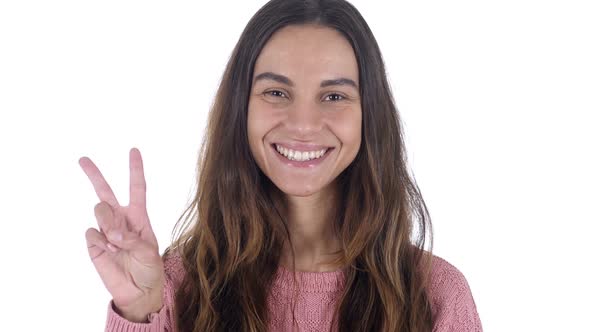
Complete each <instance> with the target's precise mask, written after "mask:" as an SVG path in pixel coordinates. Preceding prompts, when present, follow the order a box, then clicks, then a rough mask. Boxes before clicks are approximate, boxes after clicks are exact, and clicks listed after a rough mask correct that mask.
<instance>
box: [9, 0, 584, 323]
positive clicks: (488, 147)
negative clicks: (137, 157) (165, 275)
mask: <svg viewBox="0 0 590 332" xmlns="http://www.w3.org/2000/svg"><path fill="white" fill-rule="evenodd" d="M263 3H265V1H232V2H231V4H228V2H223V1H206V2H199V3H197V1H193V2H174V3H171V2H170V3H166V4H165V3H164V2H153V1H133V2H127V1H101V2H98V1H93V2H90V1H25V0H23V1H3V2H1V3H0V148H1V149H0V158H1V163H0V200H1V201H0V202H1V203H0V204H1V207H0V222H1V223H2V229H1V231H0V240H1V241H0V245H1V246H2V247H1V248H0V252H1V255H2V257H1V259H2V261H1V262H2V272H1V274H0V278H2V280H1V287H2V292H1V297H2V300H1V301H0V306H1V308H0V310H1V311H0V312H2V315H1V316H2V319H1V320H2V325H3V328H2V330H6V331H8V330H11V331H41V330H43V331H102V330H103V329H104V323H105V318H106V309H107V303H108V301H109V300H110V295H109V294H108V292H107V291H106V290H105V288H104V287H103V285H102V282H101V280H100V278H99V277H98V274H97V273H96V271H95V270H94V267H93V265H92V264H91V262H90V260H89V258H88V253H87V250H86V243H85V237H84V232H85V231H86V229H87V228H88V227H95V225H96V221H95V219H94V214H93V207H94V205H95V204H96V203H97V202H98V199H97V197H96V195H95V194H94V191H93V189H92V186H91V184H90V182H89V180H88V179H87V178H86V176H85V175H84V173H83V172H82V170H81V169H80V167H79V165H78V159H79V158H80V157H82V156H88V157H90V158H91V159H92V160H94V161H95V162H96V164H97V165H98V166H99V168H100V169H101V170H102V172H103V173H104V175H105V177H106V178H107V180H108V181H109V182H110V183H111V186H112V187H113V190H114V191H115V193H116V194H117V195H118V198H119V201H120V202H121V203H122V204H126V202H127V200H128V191H127V188H128V185H127V184H128V176H129V174H128V153H129V149H130V148H131V147H134V146H135V147H138V148H139V149H140V150H141V152H142V154H143V158H144V165H145V174H146V178H147V183H148V211H149V214H150V218H151V220H152V223H153V227H154V229H155V232H156V235H157V237H158V239H159V242H160V250H161V251H163V249H164V248H165V247H166V246H167V245H168V244H169V243H170V239H171V232H172V228H173V226H174V223H175V222H176V220H177V219H178V217H179V215H180V213H181V211H182V209H183V208H184V206H185V204H186V202H187V199H188V198H189V194H190V192H191V190H192V189H193V183H194V178H195V165H196V157H197V152H198V149H199V143H200V139H201V135H202V133H203V128H204V120H205V118H206V114H207V112H208V110H209V107H210V105H211V102H212V98H213V96H214V93H215V91H216V88H217V84H218V83H219V79H220V77H221V74H222V71H223V69H224V66H225V64H226V62H227V60H228V57H229V55H230V52H231V50H232V49H233V47H234V45H235V43H236V41H237V39H238V37H239V35H240V33H241V31H242V29H243V28H244V26H245V24H246V22H247V21H248V20H249V19H250V17H251V16H252V15H253V14H254V13H255V11H256V10H257V9H258V8H259V7H260V6H261V5H262V4H263ZM352 3H353V4H354V5H355V6H357V8H358V9H359V10H360V12H361V13H362V14H363V15H364V17H365V19H366V20H367V22H368V23H369V25H370V26H371V28H372V30H373V32H374V34H375V36H376V38H377V40H378V42H379V44H380V47H381V49H382V52H383V56H384V59H385V62H386V65H387V70H388V74H389V77H390V81H391V84H392V87H393V90H394V91H393V92H394V96H395V99H396V102H397V105H398V107H399V110H400V112H401V116H402V119H403V121H404V125H405V133H406V137H407V148H408V151H409V158H410V162H411V167H412V169H413V172H414V174H415V176H416V179H417V181H418V185H419V186H420V188H421V190H422V192H423V195H424V199H425V200H426V203H427V206H428V207H429V210H430V212H431V215H432V218H433V223H434V252H435V254H437V255H439V256H441V257H443V258H445V259H447V260H448V261H449V262H451V263H452V264H454V265H455V266H457V267H458V268H459V269H460V270H461V271H462V272H463V273H464V275H465V276H466V278H467V280H468V281H469V284H470V286H471V290H472V292H473V295H474V297H475V300H476V303H477V306H478V310H479V313H480V316H481V320H482V322H483V326H484V329H485V331H504V332H505V331H590V327H588V326H589V325H588V323H587V322H586V320H585V318H586V317H587V311H588V308H589V306H588V298H589V297H590V292H589V287H588V280H590V273H589V272H588V253H589V250H588V247H587V245H586V244H585V243H587V237H588V231H589V230H590V227H589V226H588V223H589V222H590V218H589V215H588V206H589V202H590V195H589V189H588V188H589V187H590V177H589V176H588V171H589V170H590V167H589V166H590V162H589V157H588V154H589V153H588V150H589V149H588V145H589V144H588V143H589V142H590V134H589V130H588V126H589V124H590V123H589V122H588V112H589V111H590V101H589V92H590V65H589V63H590V61H589V59H590V50H589V48H590V45H589V44H590V42H589V40H590V37H589V31H590V20H588V17H589V16H590V11H589V10H588V8H586V7H585V6H586V4H585V1H564V0H560V1H523V0H496V1H485V2H484V1H458V0H449V1H393V2H392V1H368V0H356V1H352ZM7 327H10V328H7Z"/></svg>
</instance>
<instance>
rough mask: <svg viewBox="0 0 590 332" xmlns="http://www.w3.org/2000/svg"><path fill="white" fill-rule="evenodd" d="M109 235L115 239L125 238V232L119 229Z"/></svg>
mask: <svg viewBox="0 0 590 332" xmlns="http://www.w3.org/2000/svg"><path fill="white" fill-rule="evenodd" d="M109 237H110V238H111V239H113V240H115V241H121V240H123V234H121V232H119V231H113V232H111V236H109Z"/></svg>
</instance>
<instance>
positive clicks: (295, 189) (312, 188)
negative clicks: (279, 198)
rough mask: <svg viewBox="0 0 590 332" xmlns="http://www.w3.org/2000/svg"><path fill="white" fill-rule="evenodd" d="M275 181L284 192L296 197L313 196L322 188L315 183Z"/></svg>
mask: <svg viewBox="0 0 590 332" xmlns="http://www.w3.org/2000/svg"><path fill="white" fill-rule="evenodd" d="M273 182H274V181H273ZM274 183H275V185H276V186H277V188H279V190H280V191H281V192H282V193H283V194H285V195H289V196H296V197H307V196H311V195H313V194H315V193H317V192H319V191H320V189H321V188H320V187H318V186H317V185H313V184H310V185H306V184H302V183H276V182H274Z"/></svg>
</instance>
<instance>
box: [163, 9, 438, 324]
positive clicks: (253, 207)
mask: <svg viewBox="0 0 590 332" xmlns="http://www.w3.org/2000/svg"><path fill="white" fill-rule="evenodd" d="M293 24H317V25H322V26H326V27H330V28H333V29H335V30H337V31H339V32H340V33H341V34H342V35H343V36H344V37H346V39H347V40H348V41H349V42H350V44H351V46H352V48H353V49H354V52H355V55H356V59H357V64H358V69H359V79H360V82H359V84H360V93H361V103H362V104H361V105H362V142H361V146H360V150H359V152H358V155H357V156H356V158H355V159H354V160H353V162H352V163H351V164H350V165H349V167H348V168H346V169H345V170H344V171H343V173H342V174H340V175H339V177H338V178H337V179H336V180H335V181H337V184H338V186H339V193H340V194H341V195H340V201H339V202H338V204H339V206H340V208H339V209H337V210H336V211H338V212H337V213H336V218H335V221H334V226H335V228H334V229H335V231H336V232H337V235H338V237H339V239H340V241H341V245H342V248H343V249H342V251H341V252H340V256H339V257H340V258H339V259H338V260H337V264H338V265H339V266H344V267H345V268H344V269H343V270H344V272H345V278H346V284H345V288H344V290H343V295H342V297H341V299H340V302H339V303H338V310H337V312H336V313H335V316H334V317H335V319H334V320H333V322H332V323H333V325H332V328H333V327H334V324H335V323H337V324H338V326H339V330H341V331H344V330H346V331H411V332H418V331H420V332H424V331H431V330H432V319H431V312H430V306H429V303H428V298H427V295H426V290H427V280H428V274H429V270H430V260H431V255H430V253H429V251H427V250H425V244H426V243H425V242H426V241H427V238H429V239H430V241H431V237H429V236H428V234H429V232H430V230H431V225H430V216H429V213H428V210H427V208H426V205H425V204H424V201H423V199H422V196H421V193H420V191H419V188H418V186H417V185H416V184H415V181H413V178H411V177H410V175H409V172H408V170H407V166H406V152H405V146H404V141H403V133H402V127H401V122H400V119H399V115H398V111H397V109H396V107H395V105H394V100H393V96H392V94H391V89H390V86H389V83H388V81H387V77H386V72H385V67H384V64H383V60H382V57H381V52H380V50H379V47H378V45H377V42H376V40H375V38H374V36H373V34H372V32H371V30H370V29H369V26H368V25H367V23H366V22H365V20H364V19H363V17H362V16H361V14H360V13H359V12H358V11H357V10H356V8H354V7H353V6H352V5H351V4H349V3H348V2H346V1H345V0H272V1H269V2H268V3H267V4H266V5H264V6H263V7H262V8H261V9H260V10H259V11H258V12H257V13H256V14H255V15H254V16H253V17H252V19H251V20H250V21H249V23H248V24H247V26H246V28H245V29H244V31H243V33H242V35H241V37H240V39H239V41H238V43H237V45H236V47H235V49H234V51H233V53H232V55H231V58H230V60H229V62H228V64H227V67H226V70H225V72H224V74H223V79H222V81H221V83H220V86H219V90H218V92H217V95H216V98H215V101H214V104H213V107H212V109H211V112H210V114H209V120H208V125H207V131H206V134H205V136H204V139H203V145H202V147H201V151H200V156H199V162H198V169H197V171H198V181H197V190H196V193H195V196H194V199H192V201H191V202H190V204H189V206H188V207H187V209H186V210H185V211H184V213H183V214H182V216H181V217H180V219H179V221H178V223H177V224H176V226H175V231H176V232H177V236H175V237H174V238H175V240H174V241H173V243H172V245H171V246H170V247H168V248H167V249H166V252H165V254H164V255H168V254H169V253H170V252H171V251H173V250H177V251H178V252H179V253H180V255H181V257H182V260H183V265H184V268H185V270H186V275H185V278H184V280H183V282H182V285H181V287H180V288H179V289H178V290H177V291H176V296H175V307H176V313H175V315H176V321H177V326H176V328H177V330H178V331H179V332H185V331H194V332H197V331H247V332H253V331H256V332H258V331H266V330H267V321H266V319H267V308H266V297H267V295H268V287H269V285H270V284H271V282H272V280H273V276H274V275H275V272H276V271H277V268H278V262H279V257H280V252H281V249H282V248H283V244H284V243H288V244H290V243H291V242H290V237H289V230H288V228H287V223H286V220H285V218H286V217H285V215H286V214H285V201H284V197H283V195H282V194H281V192H280V191H279V190H278V188H277V187H276V186H275V185H274V184H273V183H272V182H271V181H270V180H269V179H268V178H267V177H266V176H265V175H264V174H263V173H262V171H261V170H260V168H259V167H258V166H257V165H256V163H255V161H254V158H253V156H252V153H251V151H250V149H249V145H248V141H247V132H246V130H247V122H246V120H247V114H248V101H249V95H250V88H251V83H252V74H253V70H254V64H255V62H256V59H257V57H258V55H259V53H260V51H261V50H262V48H263V47H264V45H265V43H266V42H267V41H268V39H269V38H270V36H271V35H272V34H273V33H274V32H275V31H277V30H278V29H280V28H282V27H285V26H287V25H293ZM285 241H288V242H285ZM430 245H431V243H430ZM291 248H292V247H291ZM359 308H362V310H359ZM335 321H336V322H335Z"/></svg>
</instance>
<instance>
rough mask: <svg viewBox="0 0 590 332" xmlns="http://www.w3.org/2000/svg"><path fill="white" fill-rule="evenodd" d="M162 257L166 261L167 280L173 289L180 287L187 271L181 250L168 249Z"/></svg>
mask: <svg viewBox="0 0 590 332" xmlns="http://www.w3.org/2000/svg"><path fill="white" fill-rule="evenodd" d="M162 259H163V261H164V273H165V274H166V281H167V282H169V283H170V285H169V286H171V287H172V288H173V289H177V288H179V287H180V284H181V283H182V280H183V278H184V275H185V273H186V272H185V269H184V265H183V263H182V257H181V256H180V252H179V251H178V250H169V251H168V250H167V251H166V252H165V253H164V255H163V256H162Z"/></svg>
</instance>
